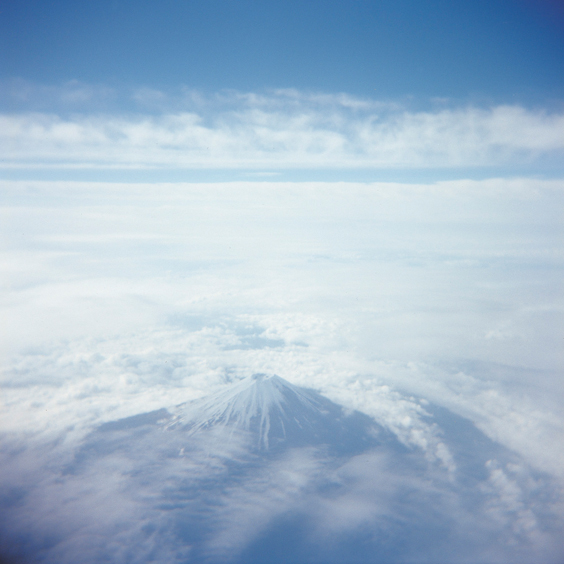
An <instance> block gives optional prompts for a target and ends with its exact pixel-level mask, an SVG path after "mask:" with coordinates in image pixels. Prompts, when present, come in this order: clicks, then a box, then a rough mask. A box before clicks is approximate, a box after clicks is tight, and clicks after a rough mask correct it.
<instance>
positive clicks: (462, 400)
mask: <svg viewBox="0 0 564 564" xmlns="http://www.w3.org/2000/svg"><path fill="white" fill-rule="evenodd" d="M0 192H1V194H2V206H1V207H0V219H1V221H0V229H1V231H0V234H1V240H2V248H1V249H0V251H1V259H2V264H3V267H2V271H3V280H2V284H3V286H2V294H1V296H2V297H1V298H0V315H1V317H2V319H3V320H4V321H3V323H2V326H1V327H0V342H1V351H0V352H1V353H2V362H3V366H4V369H3V373H2V382H3V385H4V387H5V390H4V393H3V398H4V401H5V402H6V405H5V406H4V409H3V411H2V417H3V420H2V427H3V428H4V429H11V430H13V431H16V430H17V429H27V430H29V431H32V430H33V429H60V428H61V426H65V427H71V426H73V425H74V426H75V427H76V428H77V429H79V428H81V426H88V425H90V424H93V423H94V422H96V421H100V420H107V419H108V418H115V417H118V416H124V415H131V414H134V413H137V412H140V411H147V410H150V409H156V408H160V407H162V406H166V405H171V404H174V403H177V402H178V400H179V394H180V395H181V398H180V399H184V400H185V399H189V397H195V396H197V395H202V394H203V393H205V392H206V391H209V390H210V389H213V387H214V386H217V385H220V384H221V383H222V382H224V381H225V378H228V377H231V376H233V377H235V376H237V377H238V376H241V377H242V376H245V375H248V374H249V373H253V372H274V373H278V374H279V375H280V376H282V377H284V378H286V379H288V380H290V381H292V382H294V383H298V384H301V385H306V386H313V387H315V388H317V389H319V390H322V391H323V392H324V393H326V394H328V395H329V396H330V397H331V398H332V399H334V400H336V401H339V402H345V403H347V405H349V406H351V407H356V408H359V409H361V410H362V411H365V412H367V413H370V414H371V415H373V416H374V417H376V418H378V419H379V420H380V421H381V422H382V423H385V424H386V425H387V426H389V427H392V428H394V430H395V431H396V432H397V433H398V434H399V435H402V436H403V437H404V439H405V440H406V441H410V442H412V443H418V442H419V444H421V445H423V444H429V445H430V447H431V446H432V445H433V439H432V437H431V436H430V435H428V434H427V435H426V434H425V433H426V431H425V430H424V428H425V427H424V426H421V427H419V426H418V425H419V423H417V421H418V416H417V409H418V408H417V406H416V405H415V404H413V405H415V407H414V406H413V405H412V403H413V402H411V400H409V401H408V400H405V398H404V399H402V398H403V396H402V395H401V394H404V395H405V394H407V395H406V397H407V398H409V397H410V395H413V396H415V397H423V398H426V399H428V400H430V401H432V402H434V403H436V404H439V405H443V406H445V407H448V408H449V409H451V410H453V411H455V412H456V413H459V414H461V415H463V416H465V417H468V418H470V419H472V421H474V422H475V423H476V424H477V425H478V426H479V427H480V428H481V429H482V430H483V431H484V432H486V433H487V434H488V435H489V436H490V437H491V438H493V439H495V440H498V441H500V442H502V443H503V444H505V445H507V446H509V447H511V448H512V449H515V450H517V451H519V452H520V453H521V454H522V455H523V456H525V457H526V458H527V459H528V460H529V462H530V463H531V464H533V465H534V466H536V467H539V468H542V469H545V470H547V471H550V472H551V473H553V474H561V469H562V468H564V460H563V459H562V451H561V449H557V448H554V445H555V444H560V443H561V441H562V440H563V437H564V431H563V429H564V413H563V411H562V405H564V398H563V395H562V394H563V390H562V385H561V379H560V376H559V374H560V373H561V370H562V366H563V357H562V354H563V351H562V347H561V342H562V337H563V334H562V328H563V327H564V323H562V312H563V311H564V304H563V302H562V276H561V273H562V265H563V259H562V249H561V240H562V239H561V238H562V223H561V219H560V210H561V209H562V200H563V197H564V184H563V183H562V181H558V180H553V181H547V180H544V181H540V180H534V179H513V180H504V179H493V180H487V181H480V182H478V181H454V182H440V183H436V184H430V185H424V184H420V185H407V184H403V185H402V184H381V183H374V184H360V183H276V182H239V183H235V182H234V183H224V184H116V183H108V184H104V183H78V182H66V183H65V182H23V181H21V182H3V183H2V185H1V190H0ZM397 393H399V394H400V395H394V394H397ZM406 401H407V403H406ZM410 402H411V403H410ZM426 442H427V443H426ZM433 448H435V447H433Z"/></svg>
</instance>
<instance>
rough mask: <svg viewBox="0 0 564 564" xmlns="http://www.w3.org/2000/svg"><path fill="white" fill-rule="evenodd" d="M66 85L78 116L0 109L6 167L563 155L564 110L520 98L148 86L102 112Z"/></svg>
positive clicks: (322, 164) (358, 162)
mask: <svg viewBox="0 0 564 564" xmlns="http://www.w3.org/2000/svg"><path fill="white" fill-rule="evenodd" d="M67 90H68V88H67ZM67 90H65V91H64V92H62V93H61V94H60V96H59V97H60V98H61V100H62V99H63V98H64V99H65V100H71V101H72V100H74V101H75V102H76V104H75V105H76V107H77V109H80V110H81V111H80V113H76V114H71V115H68V112H67V113H64V112H56V111H55V112H53V111H45V110H43V111H39V112H37V111H33V112H32V111H20V112H18V113H4V114H3V115H2V116H1V117H0V132H1V133H0V147H1V148H2V153H3V155H4V159H3V163H2V165H1V166H2V167H4V168H14V167H15V168H18V167H23V166H25V167H28V166H36V167H61V168H127V169H131V168H133V169H135V168H139V169H145V168H199V169H202V168H204V169H206V168H207V169H213V168H246V169H253V168H264V167H267V168H276V169H287V168H345V169H346V168H352V167H365V168H394V167H413V168H434V167H435V168H441V167H476V166H507V165H515V164H519V165H521V166H522V165H523V164H525V165H526V164H529V165H534V164H535V163H538V162H543V163H547V162H548V163H553V164H554V165H556V166H558V162H559V160H561V158H562V156H563V152H564V114H562V113H558V112H553V113H550V112H547V111H546V110H533V109H527V108H525V107H522V106H518V105H498V106H493V107H490V108H479V107H475V106H471V105H470V106H460V107H448V108H445V107H443V108H438V109H431V110H425V111H421V110H420V111H416V110H410V109H409V108H406V107H404V106H402V105H401V104H397V103H391V102H390V103H383V102H376V101H372V100H366V99H357V98H355V97H352V96H349V95H345V94H336V95H329V94H308V93H302V92H299V91H296V90H279V91H272V92H270V93H267V94H253V93H246V94H243V93H237V92H226V93H222V94H218V95H215V96H208V97H207V98H206V97H205V96H203V95H201V94H197V93H194V92H185V93H184V94H183V96H182V98H181V99H178V98H177V99H172V98H171V97H170V96H167V95H166V94H164V93H162V92H159V91H153V90H147V89H145V90H138V91H137V92H136V93H134V95H133V99H134V102H135V111H134V112H128V113H124V112H123V111H115V110H114V111H110V112H107V111H106V112H105V113H100V111H99V110H98V111H95V107H96V103H95V102H94V100H95V99H97V98H99V97H100V96H101V95H97V94H96V92H97V91H96V92H95V91H94V90H93V89H87V88H86V89H85V87H82V88H78V87H77V88H75V90H77V92H78V94H80V95H78V94H77V96H72V92H74V90H72V91H69V92H70V93H69V92H67ZM98 90H100V89H99V88H98ZM104 92H105V91H104ZM104 96H106V97H107V96H108V94H107V92H105V93H104ZM30 105H31V106H33V104H30ZM69 105H70V106H71V107H72V106H73V104H72V103H70V104H69V103H67V107H68V106H69ZM85 108H86V109H85Z"/></svg>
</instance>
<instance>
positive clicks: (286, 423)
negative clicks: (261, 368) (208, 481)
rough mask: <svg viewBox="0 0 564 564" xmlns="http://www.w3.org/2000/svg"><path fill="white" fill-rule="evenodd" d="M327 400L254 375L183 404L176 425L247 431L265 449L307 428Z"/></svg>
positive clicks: (321, 414)
mask: <svg viewBox="0 0 564 564" xmlns="http://www.w3.org/2000/svg"><path fill="white" fill-rule="evenodd" d="M327 403H329V402H328V400H324V398H322V397H321V396H319V395H318V394H316V393H315V392H312V391H310V390H306V389H304V388H300V387H298V386H294V385H293V384H290V382H288V381H287V380H284V379H283V378H280V377H279V376H276V375H274V374H273V375H269V374H262V373H257V374H253V375H252V376H249V377H247V378H244V379H243V380H241V381H239V382H235V383H233V384H230V385H229V386H228V387H227V389H224V390H221V391H220V392H218V393H216V394H212V395H210V396H207V397H205V398H202V399H200V400H196V401H194V402H190V403H188V404H183V405H181V406H179V407H178V408H177V409H176V410H175V411H176V413H175V415H176V417H175V420H174V422H173V423H172V424H173V425H176V424H178V423H182V424H184V425H185V426H187V427H189V428H191V429H193V430H198V429H204V428H208V427H211V426H215V425H222V426H227V427H232V428H235V429H239V430H244V431H250V432H252V433H256V434H257V435H258V446H259V447H260V448H265V449H268V448H269V446H271V440H272V439H275V440H276V441H277V442H279V441H281V440H287V439H289V438H290V437H291V436H293V435H295V434H296V433H295V431H296V430H297V429H296V427H297V428H299V429H300V430H301V431H302V432H303V430H304V429H307V428H310V427H311V426H312V424H313V423H314V422H316V421H317V420H318V419H319V418H320V417H321V418H322V417H324V416H325V415H326V414H327V409H326V407H327V406H326V405H325V404H327Z"/></svg>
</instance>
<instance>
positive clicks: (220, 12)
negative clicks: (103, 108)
mask: <svg viewBox="0 0 564 564" xmlns="http://www.w3.org/2000/svg"><path fill="white" fill-rule="evenodd" d="M0 16H1V17H0V26H1V28H0V36H1V38H2V39H1V40H0V41H1V44H0V45H1V50H2V52H3V53H4V55H3V57H2V63H1V67H0V68H1V73H2V78H4V79H10V78H14V77H21V78H23V79H25V80H29V81H32V82H38V83H47V84H58V83H62V82H65V81H69V80H79V81H81V82H84V83H88V84H111V85H125V86H136V87H138V86H150V87H154V88H165V89H168V88H175V87H177V86H179V85H186V86H188V87H190V88H195V89H199V90H203V91H207V92H209V91H217V90H221V89H236V90H239V91H256V90H259V89H263V88H297V89H300V90H312V91H323V92H336V91H338V92H347V93H349V94H354V95H359V96H368V97H371V98H372V97H374V98H378V99H389V98H393V99H395V98H401V97H407V96H414V97H416V98H418V99H423V100H428V99H429V98H432V97H447V98H454V99H460V100H464V101H466V100H471V101H474V100H475V101H477V102H478V103H484V102H485V103H488V102H494V103H499V102H524V103H533V104H539V103H549V102H554V101H558V100H561V98H562V93H563V87H564V77H563V75H562V72H558V70H559V69H561V68H562V67H563V66H564V14H563V13H562V8H561V7H559V5H558V3H557V2H548V1H545V2H543V1H536V2H526V1H524V2H522V1H503V0H501V1H496V2H487V1H482V0H476V1H473V2H449V1H445V0H443V1H436V0H431V1H429V2H416V1H405V0H399V1H394V2H390V1H366V0H354V1H352V2H343V1H334V0H326V1H316V0H311V1H307V2H301V1H294V0H288V1H284V2H273V1H270V0H266V1H249V0H228V1H226V0H209V1H206V2H193V1H174V0H165V1H163V2H158V3H157V2H152V1H147V0H140V1H136V2H132V1H120V0H108V1H106V0H101V1H99V2H76V1H55V2H48V3H45V2H41V1H29V0H23V1H19V2H13V1H12V2H10V1H9V2H4V3H3V7H2V13H1V14H0Z"/></svg>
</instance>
